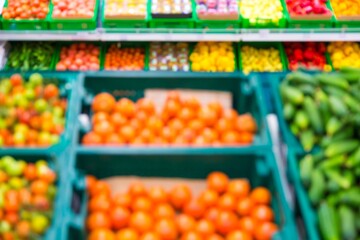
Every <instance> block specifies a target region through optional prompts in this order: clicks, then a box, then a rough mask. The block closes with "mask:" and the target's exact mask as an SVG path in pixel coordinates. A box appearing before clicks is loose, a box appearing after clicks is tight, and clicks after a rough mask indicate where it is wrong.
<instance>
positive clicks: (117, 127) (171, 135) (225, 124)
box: [82, 91, 257, 146]
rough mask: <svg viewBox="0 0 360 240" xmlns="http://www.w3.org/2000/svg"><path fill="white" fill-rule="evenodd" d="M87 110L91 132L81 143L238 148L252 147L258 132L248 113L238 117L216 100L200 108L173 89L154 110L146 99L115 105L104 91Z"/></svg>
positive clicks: (193, 100) (150, 102)
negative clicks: (89, 109)
mask: <svg viewBox="0 0 360 240" xmlns="http://www.w3.org/2000/svg"><path fill="white" fill-rule="evenodd" d="M91 107H92V111H93V115H92V119H91V122H92V130H91V131H90V132H88V133H87V134H85V135H84V136H83V138H82V144H83V145H112V146H121V145H124V144H129V145H155V146H166V145H172V146H176V145H179V146H207V145H213V146H219V145H220V146H221V145H243V144H251V143H252V142H253V139H254V135H255V133H256V132H257V124H256V122H255V120H254V118H253V117H252V116H251V115H250V114H241V115H238V113H237V112H236V111H235V110H233V109H224V108H223V107H222V105H221V104H220V103H218V102H211V103H209V104H207V105H201V104H200V102H199V100H197V99H196V98H186V99H185V98H181V96H180V94H179V93H178V92H176V91H171V92H169V93H168V95H167V98H166V101H165V103H164V105H163V107H162V108H160V109H158V110H159V111H156V108H157V107H158V106H155V104H154V102H153V101H152V100H150V99H146V98H142V99H139V100H138V101H137V102H136V103H134V102H133V101H131V100H129V99H127V98H121V99H120V100H118V101H116V100H115V98H114V97H113V96H112V95H111V94H109V93H104V92H103V93H99V94H98V95H96V96H95V97H94V99H93V102H92V106H91Z"/></svg>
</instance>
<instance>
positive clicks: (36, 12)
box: [0, 0, 49, 20]
mask: <svg viewBox="0 0 360 240" xmlns="http://www.w3.org/2000/svg"><path fill="white" fill-rule="evenodd" d="M48 12H49V1H48V0H8V5H7V7H4V9H3V12H2V16H3V18H4V19H16V20H20V19H28V20H32V19H45V18H46V15H47V14H48ZM0 15H1V14H0Z"/></svg>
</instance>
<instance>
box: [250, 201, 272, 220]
mask: <svg viewBox="0 0 360 240" xmlns="http://www.w3.org/2000/svg"><path fill="white" fill-rule="evenodd" d="M251 216H252V217H253V218H254V219H256V220H258V221H261V222H267V221H269V222H270V221H272V220H273V219H274V213H273V211H272V209H271V208H270V207H268V206H266V205H258V206H256V207H255V208H253V210H252V211H251Z"/></svg>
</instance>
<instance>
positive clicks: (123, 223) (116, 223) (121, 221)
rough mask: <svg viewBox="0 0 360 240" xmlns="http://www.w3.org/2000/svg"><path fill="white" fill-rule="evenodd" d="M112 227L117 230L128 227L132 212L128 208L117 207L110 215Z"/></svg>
mask: <svg viewBox="0 0 360 240" xmlns="http://www.w3.org/2000/svg"><path fill="white" fill-rule="evenodd" d="M109 216H110V220H111V226H112V228H113V229H115V230H120V229H121V228H124V227H127V226H128V223H129V221H130V211H129V210H128V209H127V208H124V207H120V206H116V207H114V208H112V209H111V210H110V213H109Z"/></svg>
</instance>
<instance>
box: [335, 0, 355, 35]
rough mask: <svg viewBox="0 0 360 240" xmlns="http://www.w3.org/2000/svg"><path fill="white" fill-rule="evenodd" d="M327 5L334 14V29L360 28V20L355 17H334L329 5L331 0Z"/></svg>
mask: <svg viewBox="0 0 360 240" xmlns="http://www.w3.org/2000/svg"><path fill="white" fill-rule="evenodd" d="M329 4H330V6H331V9H332V12H333V14H334V17H335V18H334V25H335V27H336V28H359V27H360V18H359V17H355V18H353V19H351V17H350V18H348V19H346V18H342V19H341V18H340V19H339V18H338V17H337V16H336V13H335V11H333V8H332V5H331V0H329Z"/></svg>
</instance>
